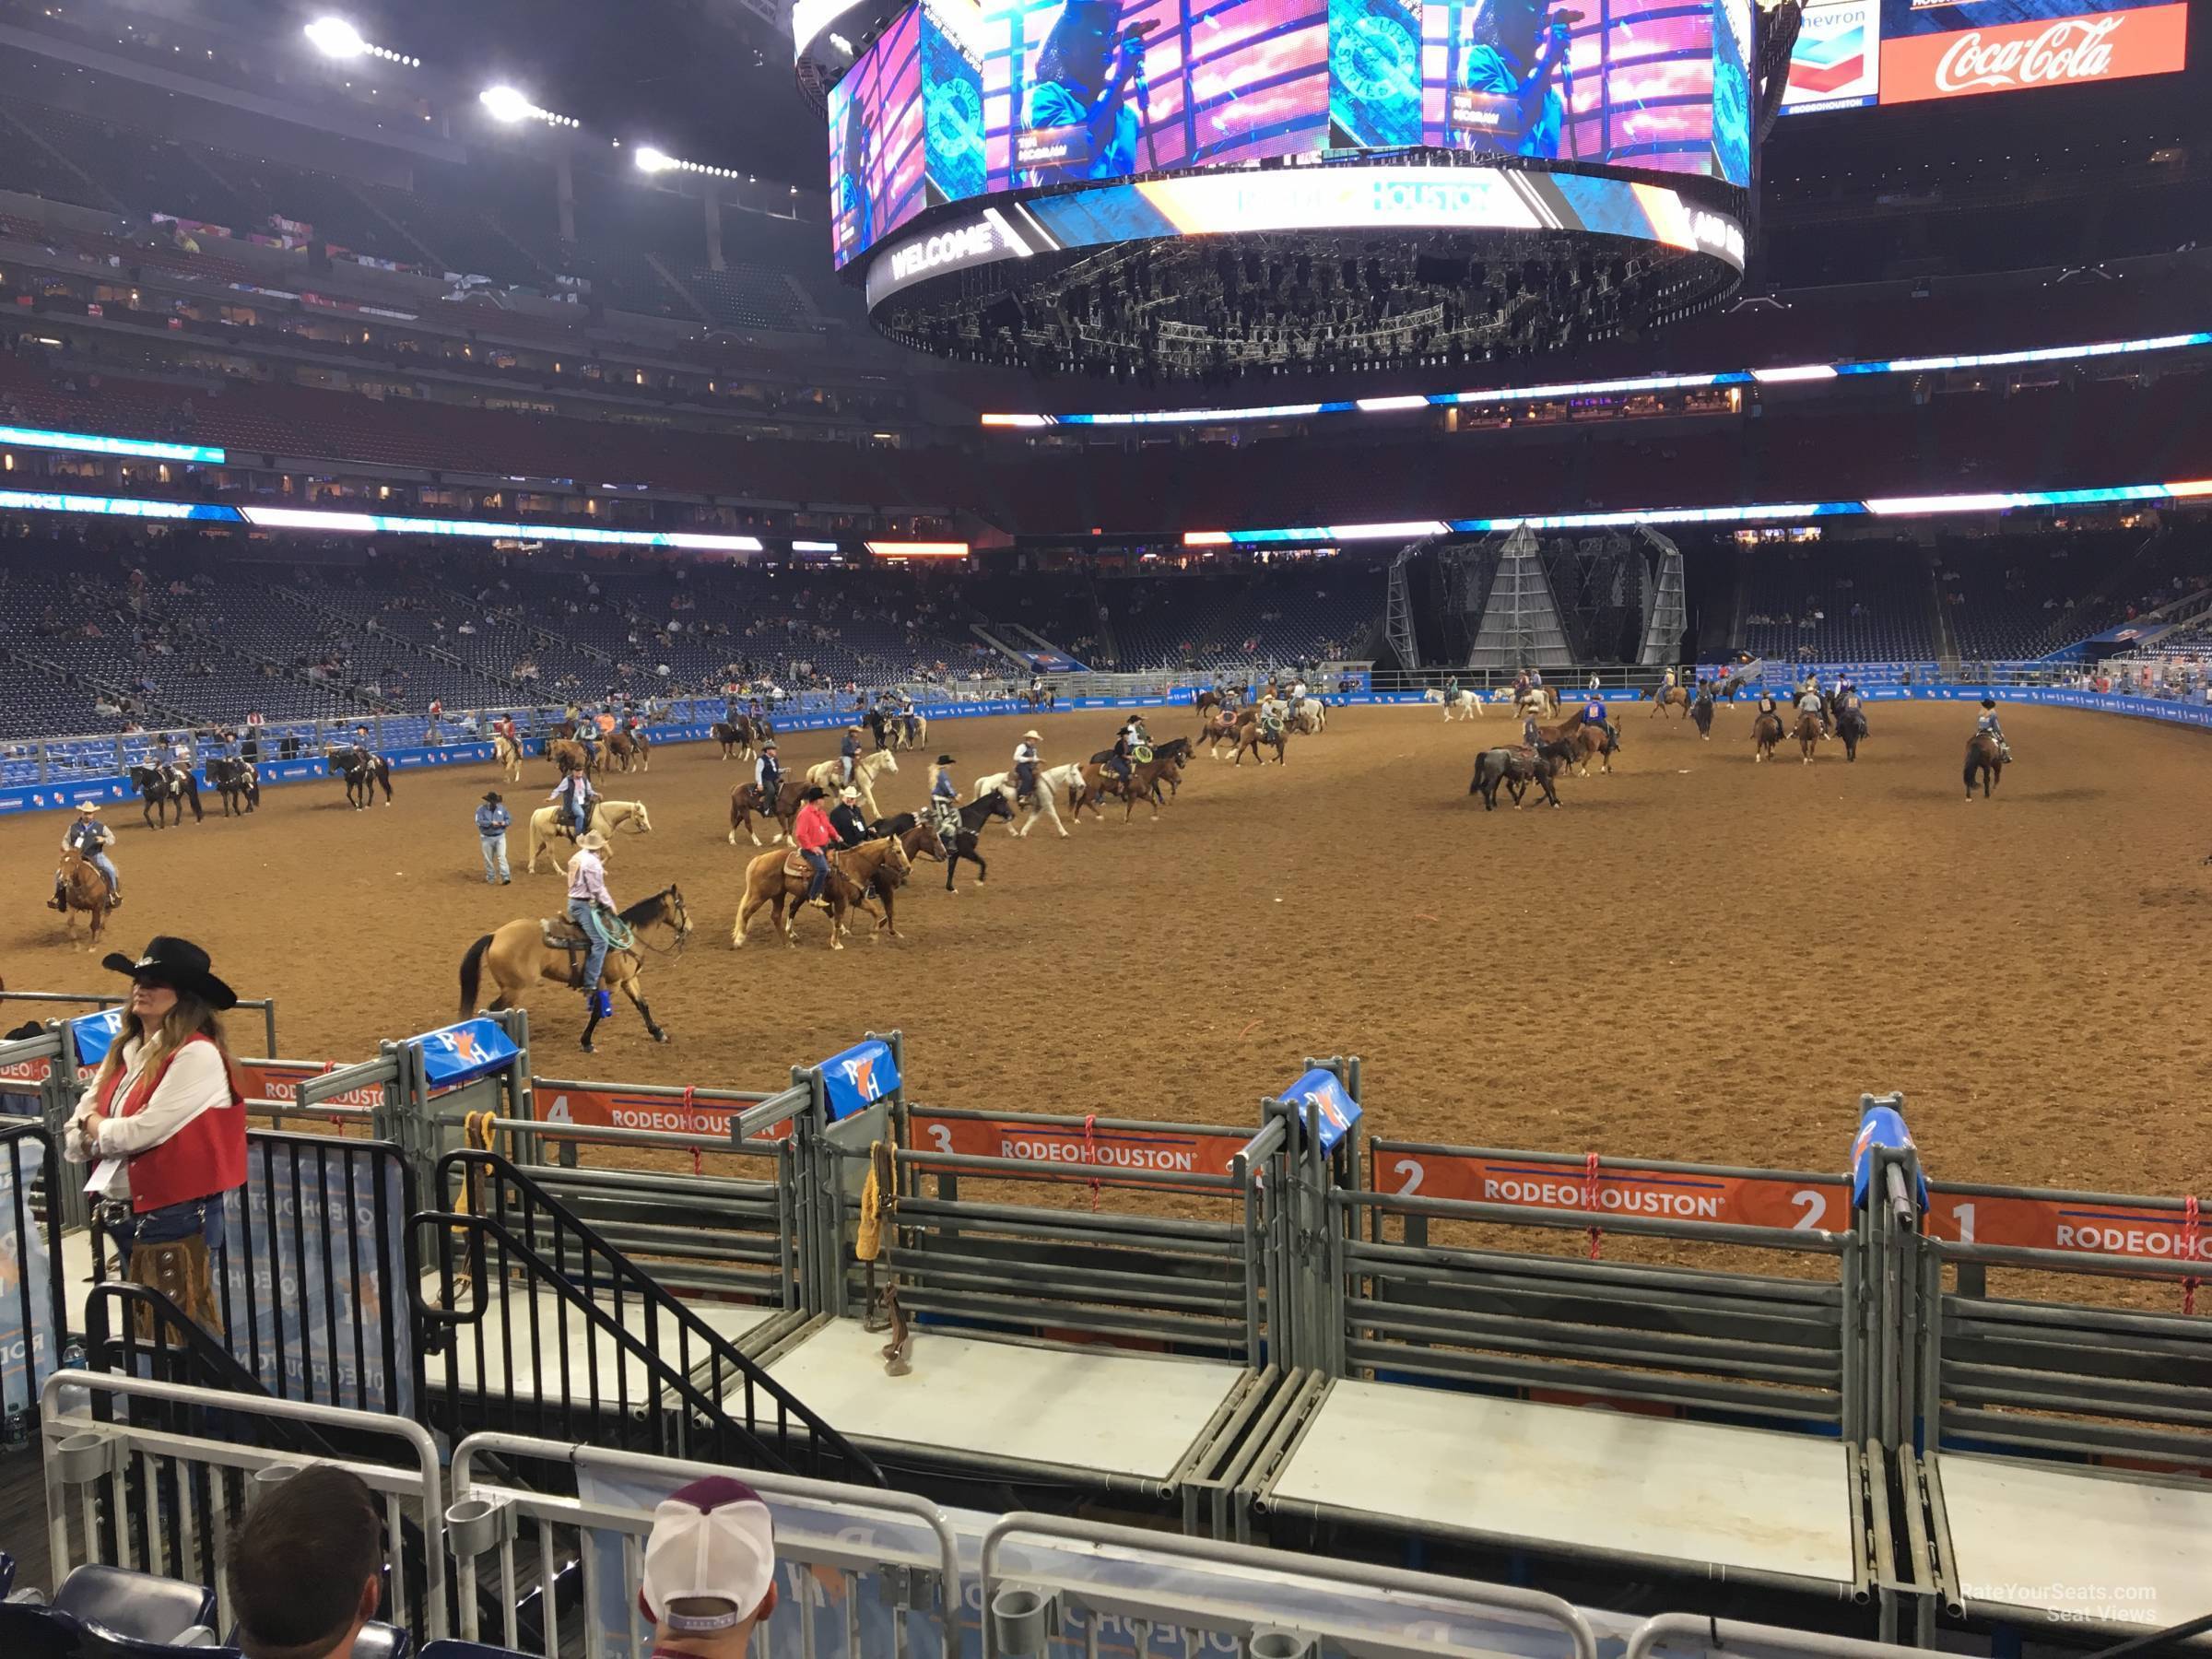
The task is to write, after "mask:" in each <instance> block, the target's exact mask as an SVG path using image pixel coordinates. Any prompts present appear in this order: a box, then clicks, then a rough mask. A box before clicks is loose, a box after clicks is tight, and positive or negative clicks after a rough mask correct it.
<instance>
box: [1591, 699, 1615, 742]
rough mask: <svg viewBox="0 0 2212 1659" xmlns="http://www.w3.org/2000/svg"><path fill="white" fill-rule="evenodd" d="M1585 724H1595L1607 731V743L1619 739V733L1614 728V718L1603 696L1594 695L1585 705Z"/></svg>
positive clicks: (1600, 729) (1601, 729) (1604, 731)
mask: <svg viewBox="0 0 2212 1659" xmlns="http://www.w3.org/2000/svg"><path fill="white" fill-rule="evenodd" d="M1583 724H1584V725H1594V726H1595V727H1596V728H1597V729H1598V730H1599V731H1601V732H1603V733H1605V735H1606V742H1607V743H1613V742H1617V741H1618V734H1617V733H1616V732H1615V731H1614V730H1613V721H1612V718H1611V717H1610V716H1609V715H1608V714H1607V713H1606V700H1605V699H1604V698H1602V697H1594V698H1592V699H1591V700H1589V701H1588V702H1586V703H1584V704H1583Z"/></svg>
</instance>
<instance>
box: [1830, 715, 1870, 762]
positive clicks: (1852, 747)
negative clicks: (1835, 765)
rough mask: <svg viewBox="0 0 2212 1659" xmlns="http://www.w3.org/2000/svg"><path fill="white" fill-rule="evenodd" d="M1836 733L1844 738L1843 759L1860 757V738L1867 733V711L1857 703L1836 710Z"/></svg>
mask: <svg viewBox="0 0 2212 1659" xmlns="http://www.w3.org/2000/svg"><path fill="white" fill-rule="evenodd" d="M1836 735H1837V736H1839V737H1841V738H1842V739H1843V759H1846V760H1856V759H1858V758H1859V740H1860V739H1861V738H1863V737H1865V735H1866V711H1865V710H1864V709H1862V708H1861V707H1859V705H1858V704H1856V703H1852V704H1850V705H1849V706H1847V707H1839V708H1838V709H1837V710H1836Z"/></svg>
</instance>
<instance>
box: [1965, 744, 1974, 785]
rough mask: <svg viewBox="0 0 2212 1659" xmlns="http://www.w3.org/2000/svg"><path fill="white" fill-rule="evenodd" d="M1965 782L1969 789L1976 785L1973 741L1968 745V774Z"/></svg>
mask: <svg viewBox="0 0 2212 1659" xmlns="http://www.w3.org/2000/svg"><path fill="white" fill-rule="evenodd" d="M1963 782H1965V784H1966V786H1967V787H1968V788H1969V789H1971V788H1972V787H1973V786H1974V746H1973V745H1972V744H1971V742H1970V743H1969V744H1968V745H1967V746H1966V776H1965V778H1964V780H1963Z"/></svg>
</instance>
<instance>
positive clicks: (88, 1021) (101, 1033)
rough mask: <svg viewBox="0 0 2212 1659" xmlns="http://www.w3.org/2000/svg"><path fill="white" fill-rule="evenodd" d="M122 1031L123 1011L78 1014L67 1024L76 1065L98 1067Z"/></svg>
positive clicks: (109, 1009) (107, 1009)
mask: <svg viewBox="0 0 2212 1659" xmlns="http://www.w3.org/2000/svg"><path fill="white" fill-rule="evenodd" d="M121 1030H123V1010H122V1009H121V1008H119V1007H118V1008H102V1009H101V1010H100V1012H99V1013H97V1014H80V1015H78V1016H77V1017H76V1018H75V1019H72V1020H71V1021H70V1022H69V1036H70V1040H71V1041H74V1042H75V1043H76V1063H77V1065H79V1066H93V1065H99V1064H100V1062H101V1061H102V1060H105V1059H106V1058H107V1057H108V1050H109V1048H110V1046H112V1044H113V1042H114V1041H115V1036H116V1033H117V1032H119V1031H121Z"/></svg>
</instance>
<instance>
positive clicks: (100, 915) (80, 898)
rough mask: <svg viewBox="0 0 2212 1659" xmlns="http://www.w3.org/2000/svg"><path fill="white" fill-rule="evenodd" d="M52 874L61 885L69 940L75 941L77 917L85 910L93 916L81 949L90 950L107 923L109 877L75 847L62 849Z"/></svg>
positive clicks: (74, 942)
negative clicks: (57, 866) (59, 859)
mask: <svg viewBox="0 0 2212 1659" xmlns="http://www.w3.org/2000/svg"><path fill="white" fill-rule="evenodd" d="M53 878H54V880H55V882H56V883H57V884H59V886H60V887H61V889H62V907H63V908H62V925H63V926H64V927H65V928H67V929H68V930H69V943H71V944H72V945H76V917H77V912H79V911H82V912H84V913H85V914H86V915H88V916H90V917H91V918H92V927H91V931H90V933H89V934H88V935H87V936H86V939H85V942H84V943H83V944H82V945H77V946H76V947H77V948H78V949H79V950H88V949H90V948H91V947H93V946H95V945H97V944H99V943H100V935H101V934H102V933H104V932H105V931H106V930H107V925H108V878H107V877H105V876H102V875H101V874H100V867H99V865H95V864H92V863H91V862H90V861H89V860H88V859H87V858H86V857H85V855H84V854H83V853H79V852H78V851H77V850H76V848H75V847H70V848H68V849H67V850H65V852H64V853H62V863H61V867H60V868H59V869H57V870H55V871H54V873H53Z"/></svg>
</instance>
